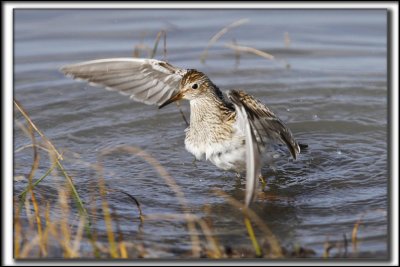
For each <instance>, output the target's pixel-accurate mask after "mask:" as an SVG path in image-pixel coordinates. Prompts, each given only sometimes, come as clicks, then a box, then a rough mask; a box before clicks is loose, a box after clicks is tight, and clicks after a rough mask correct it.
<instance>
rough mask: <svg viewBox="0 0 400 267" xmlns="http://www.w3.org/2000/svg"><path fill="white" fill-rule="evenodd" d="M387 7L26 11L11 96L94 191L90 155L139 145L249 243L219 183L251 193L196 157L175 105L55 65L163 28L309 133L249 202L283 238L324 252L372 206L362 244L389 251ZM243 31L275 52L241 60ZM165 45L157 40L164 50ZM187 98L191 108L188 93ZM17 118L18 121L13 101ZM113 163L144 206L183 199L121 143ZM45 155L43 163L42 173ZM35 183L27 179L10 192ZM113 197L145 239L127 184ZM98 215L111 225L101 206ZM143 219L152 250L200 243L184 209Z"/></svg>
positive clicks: (117, 51)
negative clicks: (150, 102) (174, 217)
mask: <svg viewBox="0 0 400 267" xmlns="http://www.w3.org/2000/svg"><path fill="white" fill-rule="evenodd" d="M386 15H387V13H386V11H385V10H262V9H261V10H16V11H15V13H14V23H15V30H14V97H15V98H16V99H17V100H18V101H20V102H21V104H22V105H23V106H24V107H25V108H26V109H27V111H28V112H29V114H30V115H31V117H32V119H33V121H34V122H35V123H36V124H37V125H38V126H39V127H40V128H41V129H42V130H43V132H45V134H46V135H47V137H48V138H49V139H50V140H52V142H53V143H54V144H55V145H56V147H57V148H59V149H60V150H62V151H66V152H65V153H66V160H65V163H64V165H65V167H66V168H67V170H68V171H69V172H70V173H71V174H72V175H73V177H74V182H75V183H76V185H77V188H78V191H79V193H80V194H81V195H82V196H83V198H84V201H85V202H86V203H90V195H91V194H93V190H95V189H94V188H96V186H97V184H98V174H97V173H96V172H95V171H94V170H92V169H90V168H89V167H88V165H87V164H93V163H96V162H97V159H98V156H99V153H101V151H104V150H105V149H108V148H112V147H116V146H121V145H127V146H137V147H140V148H141V149H144V150H146V151H147V152H148V153H150V154H151V155H152V156H153V157H154V158H156V159H157V160H158V161H159V162H160V163H161V164H162V165H163V166H164V167H165V168H166V169H167V170H168V172H169V173H171V175H172V176H173V177H174V178H175V179H176V182H177V184H178V185H179V186H180V187H181V189H182V191H183V192H184V194H185V196H186V199H187V202H188V205H189V207H190V211H191V212H193V213H194V214H196V215H198V216H199V217H200V218H205V217H207V218H209V219H210V220H211V221H212V228H213V233H214V234H215V237H216V238H218V240H219V241H220V243H221V244H222V245H224V246H231V247H234V248H235V247H249V248H251V242H250V240H249V239H248V237H247V234H246V229H245V227H244V226H243V218H242V214H241V211H240V210H237V209H236V208H234V207H232V206H231V205H230V204H229V203H227V201H226V200H225V199H224V198H221V197H218V196H216V195H215V194H214V193H213V191H212V189H214V188H218V189H221V190H223V191H224V192H226V193H227V194H228V195H230V196H232V197H234V198H236V199H238V200H240V201H242V200H243V197H244V187H245V184H244V180H240V179H237V178H236V177H235V175H234V174H232V173H225V172H222V171H220V170H218V169H216V167H214V166H213V165H212V164H210V163H207V162H196V164H195V165H194V164H193V163H192V162H193V157H192V156H191V155H190V154H189V152H187V151H186V150H185V148H184V143H183V142H184V129H185V128H186V125H185V123H184V121H183V120H182V118H181V115H180V114H179V112H178V110H177V108H176V107H174V106H173V105H171V106H169V107H167V108H164V109H162V110H158V109H157V108H156V107H154V106H146V105H144V104H140V103H135V102H133V101H131V100H130V99H129V98H127V97H124V96H121V95H119V94H117V93H113V92H108V91H106V90H103V89H101V88H95V87H91V86H89V85H87V84H85V83H79V82H76V81H73V80H71V79H69V78H67V77H64V76H63V74H61V73H60V72H59V71H58V69H59V68H60V67H61V66H63V65H65V64H71V63H76V62H80V61H85V60H91V59H100V58H111V57H131V56H132V54H133V50H134V47H135V46H137V45H139V44H142V45H147V46H149V47H150V48H153V44H154V40H155V38H156V35H157V33H158V32H159V31H160V30H165V31H166V32H167V59H168V61H169V62H170V63H171V64H173V65H176V66H179V67H182V68H196V69H198V70H201V71H203V72H205V73H206V74H207V75H208V76H209V77H210V78H211V79H212V80H213V81H214V82H215V83H216V84H217V85H218V86H219V87H220V88H221V89H223V90H224V89H243V90H246V91H247V92H249V93H250V94H252V95H254V96H256V97H258V98H260V99H261V100H262V101H263V102H264V103H266V104H267V105H268V106H269V107H270V108H271V109H272V110H273V111H274V112H275V113H276V114H277V115H278V116H279V117H280V118H281V119H282V120H283V121H285V122H286V123H287V125H288V126H289V127H290V128H291V129H292V131H293V133H294V135H295V136H296V137H297V139H298V140H299V141H300V142H302V143H306V144H308V145H309V148H308V150H307V151H305V152H304V153H302V154H301V155H300V157H299V159H298V160H296V161H293V160H290V159H289V154H288V153H285V152H282V153H277V155H276V156H277V158H276V159H275V164H274V167H275V168H268V167H266V168H265V169H264V173H265V174H266V177H267V180H268V186H267V187H266V188H265V189H264V191H261V189H260V192H259V195H258V197H257V200H256V201H255V203H254V204H253V205H252V208H253V209H254V211H255V212H256V213H257V214H258V215H259V216H260V217H261V218H262V219H263V220H264V221H265V223H266V224H267V225H268V226H270V227H271V229H272V231H273V232H274V233H275V234H276V236H277V237H278V238H279V240H280V241H281V242H282V244H283V245H284V246H287V247H293V246H295V245H296V244H300V245H301V246H304V247H307V248H311V249H313V250H315V252H316V257H320V256H321V255H322V253H323V249H324V243H325V242H326V241H327V240H329V241H330V242H332V243H335V242H343V235H346V237H347V239H350V238H351V231H352V229H353V226H354V224H355V223H356V222H357V220H359V219H360V218H362V224H361V226H360V229H359V233H358V237H359V239H360V243H359V252H360V253H361V254H360V255H361V256H363V255H364V256H365V257H387V255H388V252H387V251H388V247H387V238H388V235H387V224H388V218H387V213H386V209H387V200H388V198H387V196H388V191H387V188H388V168H387V160H388V159H387V126H388V125H387V93H388V91H387V59H386V57H387V43H386V42H387V28H386V27H387V26H386V21H387V18H386ZM244 18H247V19H249V21H248V23H246V24H244V25H241V26H240V27H237V28H234V29H232V30H231V31H229V32H228V33H226V34H225V35H224V36H223V37H222V38H221V39H220V40H219V41H218V42H217V43H215V44H214V45H213V46H212V47H211V48H210V50H209V55H208V59H207V60H206V63H205V64H202V63H201V62H200V55H201V53H202V52H203V50H204V48H205V47H206V46H207V42H208V41H209V39H210V38H211V37H212V36H213V35H214V34H215V33H217V32H218V31H219V30H220V29H221V28H223V27H224V26H226V25H228V24H230V23H232V22H234V21H237V20H239V19H244ZM285 36H286V40H287V41H288V40H290V42H287V41H286V42H285ZM233 40H235V41H236V42H237V44H239V45H244V46H250V47H254V48H256V49H259V50H262V51H264V52H267V53H270V54H272V55H274V56H275V57H276V59H277V60H275V61H272V60H266V59H264V58H261V57H258V56H255V55H251V54H245V53H242V54H241V55H240V60H239V64H237V62H236V57H235V55H236V54H235V52H234V51H233V50H231V49H229V48H227V47H225V44H226V43H230V42H232V41H233ZM162 46H163V43H162V41H161V42H160V44H159V49H158V50H159V51H158V53H157V55H156V58H158V59H163V55H162V49H163V47H162ZM140 56H142V57H147V56H148V53H147V52H146V51H142V52H141V54H140ZM286 65H287V66H286ZM182 109H183V111H184V113H185V114H186V116H189V106H188V103H182ZM15 119H16V120H17V121H22V117H21V116H19V115H17V114H16V118H15ZM14 134H15V136H14V148H15V149H18V148H20V147H22V146H24V145H26V144H27V143H29V139H28V138H27V137H26V135H25V134H24V133H23V132H22V131H21V130H19V128H18V125H17V124H15V131H14ZM78 155H79V158H78ZM14 162H15V165H14V173H15V176H16V177H23V176H24V175H25V174H26V173H28V172H29V170H30V167H31V164H32V158H31V153H30V152H28V151H27V150H24V151H21V152H17V153H15V155H14ZM104 166H105V175H104V177H105V180H106V183H107V185H108V186H109V187H110V188H113V189H119V190H124V191H126V192H128V193H130V194H132V195H134V196H135V197H136V198H138V199H139V201H140V202H141V203H142V209H143V211H144V213H145V214H156V213H181V212H182V211H181V208H180V205H179V202H178V201H177V198H176V196H175V194H174V193H173V191H172V190H171V188H169V187H168V186H167V185H166V184H165V182H164V181H163V180H162V179H161V178H160V177H159V176H158V174H157V172H156V171H155V170H154V169H153V168H152V167H151V166H150V165H149V164H147V163H146V162H145V161H144V160H143V159H141V158H139V157H136V156H133V155H129V154H126V153H114V154H112V155H110V156H106V157H105V159H104ZM48 167H49V164H46V163H42V164H41V166H40V167H39V170H38V172H37V177H40V175H41V174H43V173H45V172H46V171H47V169H48ZM26 184H27V181H26V179H17V180H16V181H15V182H14V194H18V193H20V192H21V191H22V190H23V189H24V188H25V186H26ZM62 186H64V182H63V180H62V179H61V178H59V177H55V176H54V177H53V176H49V177H47V178H46V179H45V181H44V182H42V183H41V184H40V185H39V186H38V188H37V190H39V191H40V194H41V195H45V196H46V197H47V198H48V199H54V200H55V201H56V200H57V199H58V192H57V190H58V189H59V188H60V187H62ZM109 201H110V204H111V205H112V206H113V207H114V208H115V210H116V212H117V213H118V214H119V215H120V217H121V219H120V221H119V224H120V227H121V230H122V231H123V232H124V234H126V236H132V237H134V238H135V237H136V236H137V234H138V232H139V230H138V225H139V222H138V220H137V219H135V218H136V217H137V211H136V210H135V208H134V206H133V205H132V203H131V202H129V201H127V199H126V197H124V196H121V195H119V194H114V195H112V196H110V197H109ZM52 216H55V217H57V216H61V215H60V214H59V213H57V211H53V214H52ZM94 227H97V228H98V230H99V231H101V230H104V228H105V225H104V222H103V221H102V216H100V215H99V216H98V218H97V223H96V224H95V226H94ZM141 231H142V233H141V234H142V236H144V240H143V242H144V244H145V246H146V247H147V248H151V250H152V251H153V253H154V256H155V257H156V256H157V257H160V256H161V257H175V256H182V251H186V250H188V249H189V248H190V242H189V241H190V240H189V238H188V232H187V230H186V227H185V223H184V222H170V221H163V220H159V221H150V222H146V223H145V224H144V225H143V229H142V230H141ZM101 238H102V237H100V240H101ZM103 238H104V241H105V242H106V236H104V237H103ZM260 239H262V237H260ZM82 249H83V250H85V246H83V248H82ZM86 249H88V248H86ZM349 250H350V247H349Z"/></svg>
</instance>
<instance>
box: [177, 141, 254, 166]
mask: <svg viewBox="0 0 400 267" xmlns="http://www.w3.org/2000/svg"><path fill="white" fill-rule="evenodd" d="M185 146H186V149H187V150H188V151H189V152H190V153H192V154H193V155H194V156H195V157H196V159H198V160H203V159H205V160H209V161H211V162H212V163H213V164H214V165H215V166H217V167H218V168H220V169H223V170H226V171H228V170H230V171H236V172H242V171H244V170H246V146H245V143H244V138H236V139H235V140H226V141H223V142H220V143H208V142H193V141H191V140H190V139H185Z"/></svg>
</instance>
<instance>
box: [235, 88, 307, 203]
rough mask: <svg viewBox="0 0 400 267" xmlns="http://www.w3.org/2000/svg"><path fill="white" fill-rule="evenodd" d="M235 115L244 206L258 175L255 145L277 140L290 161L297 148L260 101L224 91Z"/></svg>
mask: <svg viewBox="0 0 400 267" xmlns="http://www.w3.org/2000/svg"><path fill="white" fill-rule="evenodd" d="M228 98H229V99H230V100H231V101H232V103H233V105H234V106H235V110H236V112H237V115H238V117H237V119H238V123H239V126H240V127H241V128H242V129H244V132H245V136H246V200H245V203H246V205H249V204H250V202H251V200H252V199H253V195H254V192H255V190H256V188H257V185H258V182H257V179H258V175H260V173H261V155H260V153H261V150H260V149H259V146H258V143H259V142H260V143H267V142H269V141H278V142H280V143H283V144H286V146H287V147H288V149H289V151H290V153H291V154H292V156H293V158H295V159H296V157H297V154H299V153H300V147H299V145H298V143H297V141H296V140H295V139H294V137H293V134H292V132H291V131H290V129H289V128H288V127H287V126H286V125H285V124H284V123H283V122H282V121H281V120H280V119H279V118H278V117H277V116H276V115H275V114H274V113H273V112H272V111H271V110H269V109H268V107H266V106H265V105H264V104H262V103H261V102H260V101H258V100H257V99H255V98H254V97H252V96H251V95H248V94H246V93H245V92H243V91H236V90H232V91H229V92H228Z"/></svg>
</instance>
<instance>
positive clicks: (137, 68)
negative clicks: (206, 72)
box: [61, 58, 187, 105]
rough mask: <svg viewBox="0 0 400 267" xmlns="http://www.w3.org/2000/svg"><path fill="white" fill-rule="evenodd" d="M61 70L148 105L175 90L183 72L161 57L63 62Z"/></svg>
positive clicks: (166, 97) (184, 71)
mask: <svg viewBox="0 0 400 267" xmlns="http://www.w3.org/2000/svg"><path fill="white" fill-rule="evenodd" d="M61 71H62V72H64V73H65V74H66V75H69V76H72V77H73V78H75V79H81V80H85V81H88V82H90V83H91V84H92V85H98V86H104V87H106V89H108V90H111V91H118V92H120V93H121V94H123V95H129V96H130V98H132V99H134V100H136V101H139V102H142V103H145V104H148V105H151V104H157V105H161V104H162V103H164V102H165V101H166V100H168V99H169V98H170V97H171V96H172V95H174V94H175V93H177V92H178V90H179V83H180V81H181V79H182V77H183V76H184V75H185V74H186V72H187V71H186V70H184V69H179V68H176V67H174V66H172V65H170V64H169V63H167V62H164V61H159V60H155V59H141V58H110V59H99V60H93V61H86V62H82V63H78V64H73V65H67V66H64V67H62V68H61Z"/></svg>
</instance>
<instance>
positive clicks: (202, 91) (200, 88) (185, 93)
mask: <svg viewBox="0 0 400 267" xmlns="http://www.w3.org/2000/svg"><path fill="white" fill-rule="evenodd" d="M214 87H215V85H214V84H213V83H212V82H211V81H210V79H209V78H208V77H207V76H206V75H205V74H204V73H202V72H200V71H197V70H188V72H187V73H186V74H185V75H184V76H183V77H182V80H181V82H180V85H179V91H178V93H176V94H175V95H173V96H172V97H171V98H170V99H168V100H167V101H165V102H164V103H163V104H162V105H160V106H159V108H162V107H165V106H166V105H168V104H170V103H172V102H175V101H177V100H180V99H186V100H194V99H198V98H201V97H204V96H207V95H208V94H209V93H210V92H211V90H213V88H214Z"/></svg>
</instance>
